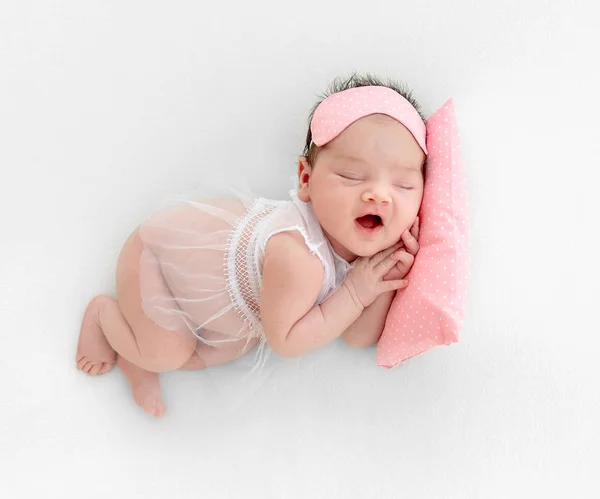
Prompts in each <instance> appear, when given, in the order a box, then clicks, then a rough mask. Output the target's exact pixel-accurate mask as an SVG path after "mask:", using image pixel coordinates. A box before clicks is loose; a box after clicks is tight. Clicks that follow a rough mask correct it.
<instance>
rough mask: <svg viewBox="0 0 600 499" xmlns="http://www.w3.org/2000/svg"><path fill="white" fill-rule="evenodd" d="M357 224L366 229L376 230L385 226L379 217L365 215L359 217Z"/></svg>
mask: <svg viewBox="0 0 600 499" xmlns="http://www.w3.org/2000/svg"><path fill="white" fill-rule="evenodd" d="M356 223H357V224H358V225H360V226H362V227H364V228H365V229H375V228H377V227H379V226H380V225H382V224H383V221H382V220H381V217H380V216H379V215H365V216H362V217H358V218H357V219H356Z"/></svg>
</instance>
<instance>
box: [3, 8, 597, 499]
mask: <svg viewBox="0 0 600 499" xmlns="http://www.w3.org/2000/svg"><path fill="white" fill-rule="evenodd" d="M594 8H595V7H593V2H584V1H579V2H577V1H575V0H572V1H567V0H553V1H550V0H548V1H546V0H528V1H526V2H525V1H522V0H518V1H517V0H503V1H501V2H500V1H498V2H475V1H471V0H456V1H454V2H444V1H437V2H436V1H434V0H426V1H421V2H388V1H387V0H370V1H369V2H358V1H353V0H352V1H351V0H347V1H345V2H333V1H327V0H320V1H317V0H303V1H300V2H296V3H294V4H290V3H288V2H277V1H275V0H271V1H255V2H241V1H238V2H211V3H208V2H206V3H202V2H194V1H191V0H190V1H187V2H185V1H169V2H167V1H163V2H156V1H145V2H142V1H133V0H119V1H107V0H102V1H85V2H78V1H75V0H71V1H66V0H56V1H53V2H44V1H41V0H38V1H18V2H17V1H10V0H8V1H6V2H3V3H2V5H1V6H0V168H1V172H2V177H1V183H0V217H1V218H0V242H1V245H0V350H1V352H2V353H1V355H0V392H1V400H2V402H1V404H2V406H1V408H0V460H1V462H0V470H1V471H0V474H1V475H2V476H1V478H0V496H2V497H7V498H8V497H10V498H21V497H31V496H32V494H36V497H44V498H54V497H61V498H63V497H69V498H70V497H85V498H86V499H92V498H103V499H104V498H106V497H118V498H120V497H132V498H134V497H135V498H137V497H140V498H142V497H143V498H161V499H162V498H180V497H181V498H188V497H190V498H191V497H210V498H225V497H226V498H229V497H231V498H238V497H272V498H283V497H285V498H296V497H298V498H321V497H323V498H334V497H335V498H338V497H339V498H347V497H374V498H375V497H378V498H392V497H393V498H397V497H411V498H438V497H439V498H444V499H447V498H460V499H464V498H486V499H487V498H505V497H578V498H597V497H600V478H599V477H600V475H599V474H598V463H599V462H600V450H599V446H600V434H599V432H600V430H599V429H598V421H599V420H600V394H599V393H600V391H599V388H598V384H599V379H598V375H597V367H596V366H597V357H598V347H599V346H600V341H599V340H598V336H599V334H600V326H599V324H598V309H599V304H600V286H599V284H598V282H599V280H600V265H599V263H598V254H599V250H600V247H599V243H598V240H599V239H598V222H597V217H598V215H599V214H600V202H599V197H600V196H599V195H598V181H599V180H600V174H599V166H600V164H599V161H598V156H599V153H600V150H599V149H600V146H599V143H600V140H599V137H600V134H599V132H600V125H599V120H598V116H599V110H600V98H599V93H598V89H599V88H600V75H599V72H598V64H597V59H596V55H597V54H595V53H594V49H593V46H600V35H599V34H598V31H597V29H596V24H597V20H598V13H597V10H592V9H594ZM596 9H597V7H596ZM353 70H358V71H371V72H374V73H376V74H381V75H386V76H392V77H395V78H399V79H404V80H406V81H407V82H408V83H409V84H410V85H411V87H412V88H413V89H414V90H415V95H416V97H417V98H418V99H419V100H420V101H421V102H422V104H423V107H424V109H425V112H426V114H427V115H430V114H431V113H432V112H433V111H434V110H435V109H437V108H438V107H439V106H440V105H441V104H443V102H445V100H446V99H447V98H448V97H453V98H454V101H455V106H456V109H457V115H458V119H459V122H460V129H461V137H462V146H463V147H462V149H463V153H464V160H465V165H466V168H467V172H468V176H469V186H470V200H471V207H472V212H473V222H472V249H473V254H472V257H473V278H472V281H471V286H470V301H469V309H468V313H467V321H466V326H465V328H464V330H463V331H462V335H461V342H460V343H458V344H455V345H453V346H451V347H443V348H438V349H436V350H434V351H431V352H428V353H426V354H424V355H422V356H420V357H418V358H416V359H414V360H412V361H410V362H409V363H407V364H405V365H403V366H401V367H398V368H396V369H394V370H391V371H386V370H383V369H380V368H377V367H376V366H375V350H374V349H369V350H361V351H356V350H351V349H349V348H347V347H346V346H345V345H343V344H342V343H341V342H336V343H334V344H332V345H330V346H328V347H327V348H325V349H323V350H321V351H319V352H316V353H315V354H313V355H309V356H306V357H304V358H301V359H297V360H289V361H283V360H281V359H276V358H272V359H271V360H270V362H269V363H268V364H267V366H266V368H265V370H264V371H263V373H262V375H261V376H259V377H252V378H247V379H244V378H243V375H244V373H245V372H246V369H247V368H248V366H249V365H250V364H251V359H250V358H248V359H243V360H241V361H240V362H238V363H236V364H233V365H229V366H223V367H221V368H217V369H213V370H210V371H206V372H201V371H196V372H185V373H177V372H176V373H172V374H169V375H167V376H165V377H164V379H163V390H164V395H165V402H166V404H167V411H168V412H167V416H166V417H165V418H164V419H162V420H154V419H153V418H151V417H150V416H146V415H145V414H144V413H143V412H142V411H141V410H140V409H138V408H137V406H135V404H134V402H133V400H132V399H131V397H130V394H129V387H128V385H127V383H126V381H125V378H124V377H123V376H122V375H121V373H119V372H118V371H114V372H112V373H110V374H109V375H106V376H104V377H101V378H95V379H91V378H88V377H86V376H85V375H83V374H81V373H79V372H78V371H77V370H76V369H75V363H74V360H73V358H74V355H75V346H76V341H77V334H78V328H79V324H80V320H81V316H82V314H83V311H84V309H85V305H86V304H87V302H88V300H89V299H90V298H91V297H92V296H93V295H94V294H97V293H101V292H112V291H113V271H114V265H115V261H116V257H117V253H118V251H119V249H120V247H121V244H122V243H123V240H124V238H125V237H126V236H127V235H128V233H129V232H130V231H131V229H132V228H133V226H134V225H135V224H137V223H138V222H139V221H140V220H141V219H142V218H143V217H144V216H146V215H147V214H149V213H150V212H151V211H152V210H153V209H154V208H155V207H156V206H157V205H158V203H160V202H162V201H163V200H164V199H165V198H167V197H169V196H171V195H173V194H175V193H177V192H179V191H182V190H185V189H187V188H189V187H190V186H192V185H195V184H197V183H202V181H203V179H207V178H209V177H210V176H211V175H212V173H213V172H215V171H223V170H224V171H227V172H229V173H230V174H243V175H244V176H246V177H248V178H249V179H250V181H251V183H252V186H253V187H254V188H255V189H257V190H259V191H260V192H261V193H263V194H265V195H270V196H279V195H283V194H285V192H286V189H287V188H288V186H289V177H290V175H292V174H293V173H294V172H295V168H296V155H297V154H299V153H300V152H301V150H302V146H303V140H304V137H305V133H306V119H307V115H308V112H309V109H310V107H311V106H312V105H313V103H314V101H315V98H316V96H317V94H319V93H320V92H322V91H323V90H324V88H325V86H326V85H327V83H328V82H329V81H331V79H332V78H334V77H335V76H337V75H346V74H349V73H350V72H351V71H353Z"/></svg>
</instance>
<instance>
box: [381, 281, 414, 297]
mask: <svg viewBox="0 0 600 499" xmlns="http://www.w3.org/2000/svg"><path fill="white" fill-rule="evenodd" d="M406 286H408V281H407V280H406V279H396V280H395V281H381V282H380V283H378V285H377V292H378V294H381V293H386V292H387V291H394V290H395V289H402V288H405V287H406Z"/></svg>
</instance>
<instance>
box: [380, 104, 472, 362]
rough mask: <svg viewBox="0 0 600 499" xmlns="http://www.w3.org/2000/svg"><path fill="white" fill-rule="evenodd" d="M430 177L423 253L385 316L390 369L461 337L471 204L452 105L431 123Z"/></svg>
mask: <svg viewBox="0 0 600 499" xmlns="http://www.w3.org/2000/svg"><path fill="white" fill-rule="evenodd" d="M427 147H428V148H429V154H428V156H427V165H426V172H427V173H426V181H425V190H424V194H423V203H422V205H421V210H420V212H419V223H420V232H419V245H420V249H419V253H418V254H417V257H416V259H415V263H414V265H413V268H412V269H411V271H410V273H409V275H408V280H409V283H410V284H409V286H408V287H407V288H406V289H404V290H401V291H399V292H398V293H397V294H396V297H395V298H394V301H393V302H392V306H391V307H390V311H389V313H388V315H387V319H386V323H385V328H384V331H383V334H382V335H381V339H380V340H379V343H378V345H377V364H378V365H379V366H381V367H385V368H391V367H394V366H396V365H398V364H399V363H401V362H404V361H406V360H408V359H409V358H411V357H414V356H415V355H418V354H420V353H423V352H425V351H427V350H429V349H430V348H433V347H435V346H437V345H448V344H450V343H452V342H456V341H458V333H459V330H460V329H461V328H462V325H463V321H464V309H465V305H466V292H467V282H468V278H469V272H470V269H469V254H468V250H469V241H468V228H469V223H470V221H469V207H468V199H467V183H466V176H465V172H464V168H463V163H462V156H461V152H460V140H459V135H458V126H457V123H456V115H455V110H454V103H453V102H452V99H449V100H448V102H446V103H445V104H444V105H443V106H442V107H441V108H440V109H438V110H437V111H436V112H435V113H434V114H433V115H432V116H431V117H430V118H429V120H428V121H427Z"/></svg>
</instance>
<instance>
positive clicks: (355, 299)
mask: <svg viewBox="0 0 600 499" xmlns="http://www.w3.org/2000/svg"><path fill="white" fill-rule="evenodd" d="M342 286H344V287H345V288H346V291H347V292H348V294H349V295H350V298H351V299H352V303H354V306H355V307H356V309H357V310H358V311H359V312H361V313H362V311H363V310H364V309H365V306H364V305H363V304H362V302H361V301H360V298H359V297H358V294H357V293H356V288H355V287H354V284H352V283H349V282H348V279H345V280H344V282H343V283H342Z"/></svg>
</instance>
